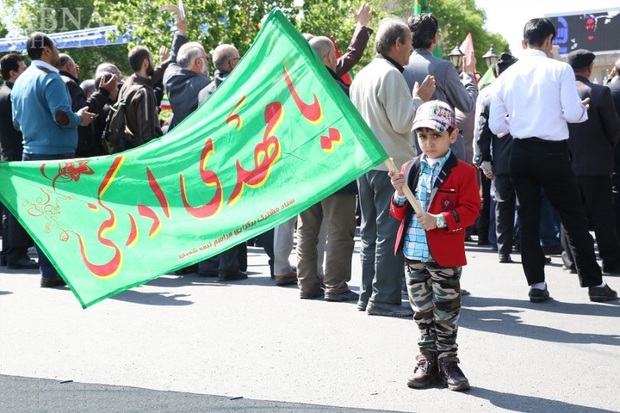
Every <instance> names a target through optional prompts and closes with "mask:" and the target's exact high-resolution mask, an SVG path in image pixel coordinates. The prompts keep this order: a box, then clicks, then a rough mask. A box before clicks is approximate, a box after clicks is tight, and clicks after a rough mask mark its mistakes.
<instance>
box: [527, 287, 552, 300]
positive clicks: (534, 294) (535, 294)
mask: <svg viewBox="0 0 620 413" xmlns="http://www.w3.org/2000/svg"><path fill="white" fill-rule="evenodd" d="M528 296H529V297H530V302H532V303H542V302H545V301H547V300H548V299H549V298H550V297H549V290H548V289H547V288H545V289H544V290H541V289H540V288H530V292H529V294H528Z"/></svg>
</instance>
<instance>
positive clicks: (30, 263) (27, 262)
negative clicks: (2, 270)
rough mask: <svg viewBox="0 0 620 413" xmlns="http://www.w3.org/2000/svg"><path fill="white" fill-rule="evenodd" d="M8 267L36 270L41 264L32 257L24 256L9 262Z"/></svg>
mask: <svg viewBox="0 0 620 413" xmlns="http://www.w3.org/2000/svg"><path fill="white" fill-rule="evenodd" d="M6 267H7V268H8V269H9V270H36V269H37V268H39V264H38V263H37V262H36V261H35V260H31V259H30V258H22V259H21V260H17V261H14V262H7V265H6Z"/></svg>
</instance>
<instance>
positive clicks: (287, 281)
mask: <svg viewBox="0 0 620 413" xmlns="http://www.w3.org/2000/svg"><path fill="white" fill-rule="evenodd" d="M273 278H274V279H275V280H276V285H278V286H280V287H283V286H285V285H292V284H297V273H296V272H294V271H291V272H289V273H288V274H286V275H276V276H274V277H273Z"/></svg>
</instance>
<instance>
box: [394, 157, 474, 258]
mask: <svg viewBox="0 0 620 413" xmlns="http://www.w3.org/2000/svg"><path fill="white" fill-rule="evenodd" d="M419 170H420V156H418V157H416V158H414V159H412V160H411V161H409V162H407V163H406V164H404V165H403V168H402V172H403V174H404V175H405V182H407V185H408V186H409V187H410V188H411V190H412V191H413V192H414V193H415V188H416V186H417V185H418V178H419ZM428 212H429V213H430V214H440V213H441V215H443V217H444V219H445V220H446V224H447V227H446V228H435V229H433V230H431V231H426V239H427V242H428V248H429V251H430V253H431V257H433V260H435V262H436V263H437V264H439V265H440V266H442V267H460V266H463V265H465V264H467V260H466V259H465V228H467V227H469V226H471V225H473V224H474V222H475V221H476V218H478V215H479V214H480V193H479V192H478V180H477V179H476V169H475V168H474V167H473V166H472V165H468V164H467V163H465V162H463V161H460V160H458V159H457V158H456V156H455V155H454V153H452V154H451V155H450V157H449V158H448V160H447V161H446V163H445V165H444V166H443V168H442V170H441V172H440V173H439V176H438V177H437V179H436V180H435V184H434V185H433V190H432V192H431V200H430V208H429V209H428ZM390 214H391V215H392V216H393V217H394V218H396V219H398V220H400V221H401V223H400V227H399V228H398V234H397V236H396V245H395V249H394V252H395V253H396V252H398V251H399V250H402V248H403V244H404V240H405V236H404V234H405V231H406V228H407V227H408V226H409V221H410V220H411V219H412V217H413V208H412V207H411V205H410V204H409V202H405V205H403V206H402V207H399V206H397V205H396V204H395V203H394V198H392V203H391V204H390Z"/></svg>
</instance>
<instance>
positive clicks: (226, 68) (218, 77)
mask: <svg viewBox="0 0 620 413" xmlns="http://www.w3.org/2000/svg"><path fill="white" fill-rule="evenodd" d="M239 60H241V57H240V56H239V51H238V50H237V48H236V47H235V46H233V45H231V44H221V45H219V46H218V47H216V48H215V50H214V51H213V65H214V66H215V73H214V75H213V78H214V81H213V82H212V83H210V84H209V85H207V86H206V87H204V88H203V89H202V90H201V91H200V93H198V104H201V103H202V102H204V101H205V100H207V99H208V98H209V96H211V95H212V94H213V92H215V89H216V88H217V87H218V86H219V85H220V84H221V83H222V82H223V81H224V79H226V77H227V76H228V75H229V74H230V72H232V70H233V69H234V68H235V66H237V63H239Z"/></svg>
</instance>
